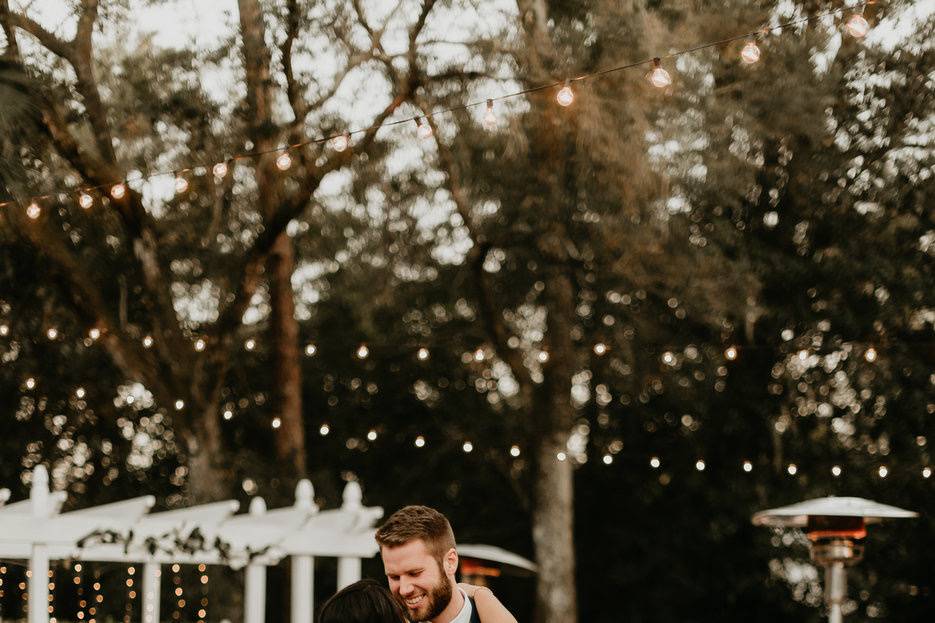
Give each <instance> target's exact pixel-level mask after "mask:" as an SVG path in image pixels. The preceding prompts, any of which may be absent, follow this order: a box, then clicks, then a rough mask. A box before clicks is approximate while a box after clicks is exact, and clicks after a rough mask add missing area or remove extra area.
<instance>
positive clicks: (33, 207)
mask: <svg viewBox="0 0 935 623" xmlns="http://www.w3.org/2000/svg"><path fill="white" fill-rule="evenodd" d="M41 215H42V208H40V207H39V204H38V203H36V202H35V201H33V202H32V203H30V204H29V207H27V208H26V216H28V217H29V218H31V219H32V220H36V219H37V218H39V216H41Z"/></svg>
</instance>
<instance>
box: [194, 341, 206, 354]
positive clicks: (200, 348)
mask: <svg viewBox="0 0 935 623" xmlns="http://www.w3.org/2000/svg"><path fill="white" fill-rule="evenodd" d="M204 349H205V341H204V340H203V339H201V338H198V339H197V340H195V350H197V351H198V352H199V353H200V352H202V351H203V350H204Z"/></svg>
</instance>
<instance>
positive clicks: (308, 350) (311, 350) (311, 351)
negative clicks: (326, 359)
mask: <svg viewBox="0 0 935 623" xmlns="http://www.w3.org/2000/svg"><path fill="white" fill-rule="evenodd" d="M317 352H318V347H316V346H315V345H314V344H306V345H305V356H306V357H312V356H314V355H315V353H317Z"/></svg>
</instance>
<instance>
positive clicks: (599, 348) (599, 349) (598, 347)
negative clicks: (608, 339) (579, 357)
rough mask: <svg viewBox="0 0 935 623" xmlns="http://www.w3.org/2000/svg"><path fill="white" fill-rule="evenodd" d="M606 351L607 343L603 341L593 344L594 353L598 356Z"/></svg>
mask: <svg viewBox="0 0 935 623" xmlns="http://www.w3.org/2000/svg"><path fill="white" fill-rule="evenodd" d="M606 353H607V344H604V343H603V342H598V343H597V344H595V345H594V354H595V355H597V356H598V357H600V356H602V355H605V354H606Z"/></svg>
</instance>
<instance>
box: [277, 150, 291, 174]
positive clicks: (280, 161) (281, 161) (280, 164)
mask: <svg viewBox="0 0 935 623" xmlns="http://www.w3.org/2000/svg"><path fill="white" fill-rule="evenodd" d="M291 166H292V156H290V155H289V152H283V153H282V154H281V155H280V156H279V157H278V158H276V168H277V169H279V170H280V171H287V170H289V167H291Z"/></svg>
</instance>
